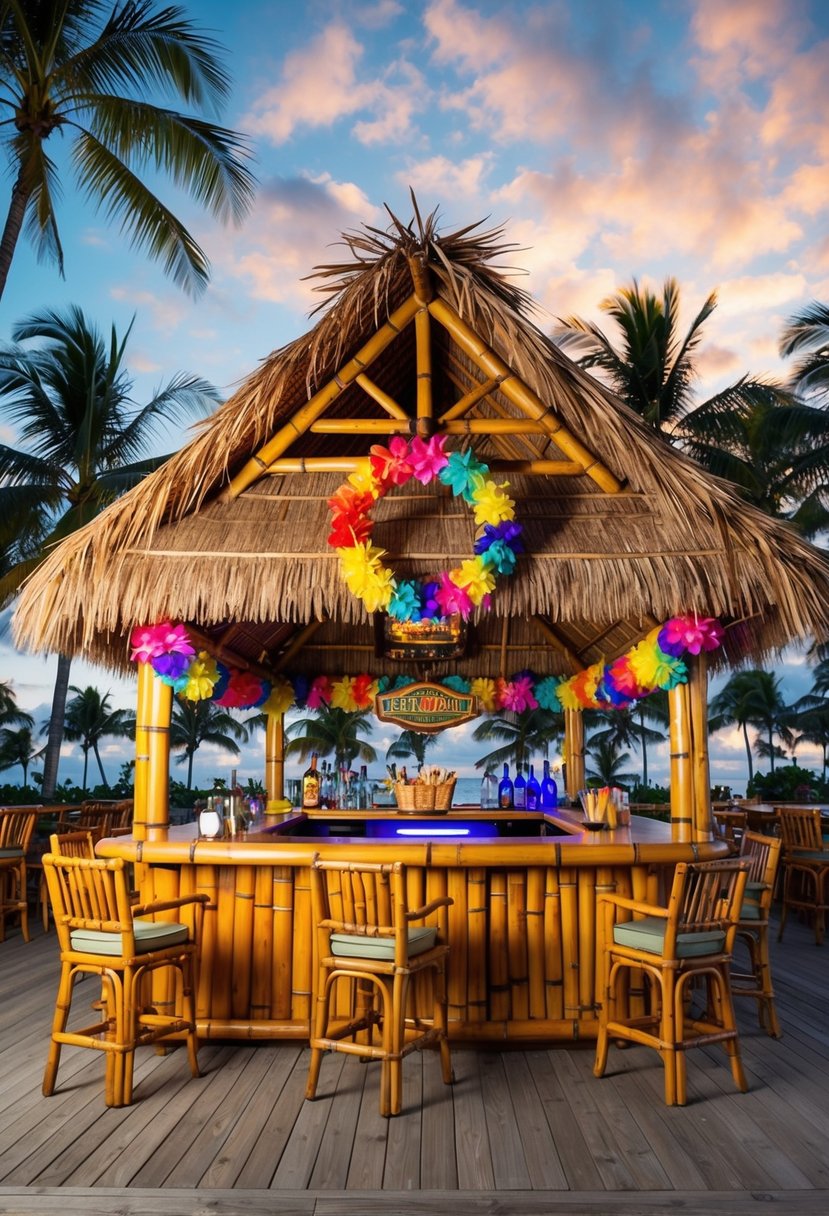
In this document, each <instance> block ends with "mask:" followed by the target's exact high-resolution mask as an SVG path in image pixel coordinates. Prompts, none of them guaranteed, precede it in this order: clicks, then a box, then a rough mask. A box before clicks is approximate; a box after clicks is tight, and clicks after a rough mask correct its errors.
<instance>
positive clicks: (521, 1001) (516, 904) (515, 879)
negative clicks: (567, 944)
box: [507, 870, 530, 1021]
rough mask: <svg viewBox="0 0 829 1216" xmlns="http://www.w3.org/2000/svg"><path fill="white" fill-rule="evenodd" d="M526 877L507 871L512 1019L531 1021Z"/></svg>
mask: <svg viewBox="0 0 829 1216" xmlns="http://www.w3.org/2000/svg"><path fill="white" fill-rule="evenodd" d="M526 881H527V876H526V873H525V872H524V871H523V870H508V871H507V959H508V963H509V993H510V1017H511V1018H517V1019H519V1020H521V1021H525V1020H526V1019H527V1018H528V1017H529V1013H530V1002H529V979H528V975H527V886H526Z"/></svg>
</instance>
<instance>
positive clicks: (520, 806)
mask: <svg viewBox="0 0 829 1216" xmlns="http://www.w3.org/2000/svg"><path fill="white" fill-rule="evenodd" d="M515 809H516V811H526V809H527V782H526V779H525V777H524V774H523V773H522V772H521V765H520V764H519V765H518V772H517V773H516V774H515Z"/></svg>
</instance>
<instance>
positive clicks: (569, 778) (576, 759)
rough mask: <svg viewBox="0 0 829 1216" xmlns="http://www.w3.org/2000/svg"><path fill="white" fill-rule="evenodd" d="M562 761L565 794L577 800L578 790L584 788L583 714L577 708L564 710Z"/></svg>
mask: <svg viewBox="0 0 829 1216" xmlns="http://www.w3.org/2000/svg"><path fill="white" fill-rule="evenodd" d="M564 761H565V764H566V765H567V771H566V790H567V795H568V797H569V798H570V800H571V801H572V802H578V797H579V790H580V789H583V788H584V715H583V714H582V713H581V711H580V710H578V709H565V711H564Z"/></svg>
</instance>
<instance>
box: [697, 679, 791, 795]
mask: <svg viewBox="0 0 829 1216" xmlns="http://www.w3.org/2000/svg"><path fill="white" fill-rule="evenodd" d="M709 710H710V716H709V720H708V728H709V731H710V732H711V733H712V734H714V733H716V731H718V730H722V729H723V728H724V727H726V726H738V727H739V728H740V730H742V732H743V739H744V741H745V747H746V759H747V761H748V777H749V781H751V779H752V777H753V776H754V763H753V760H754V757H753V754H752V748H751V742H750V740H749V735H748V728H749V726H754V727H757V728H758V729H759V730H763V731H765V732H766V738H765V739H763V740H761V744H762V746H759V747H758V748H757V750H758V754H762V755H764V756H767V757H768V759H769V762H770V766H771V771H772V772H774V760H775V757H776V756H780V755H781V754H782V753H781V752H780V750H779V749H778V748H777V747H776V745H775V742H774V736H775V735H779V736H780V738H781V739H783V741H784V742H786V744H787V746H789V747H791V746H792V743H793V736H792V734H791V725H792V722H793V711H792V710H790V709H789V708H788V707H787V706H786V704H785V702H784V701H783V696H782V692H781V688H780V679H779V677H778V676H775V675H772V673H771V672H768V671H761V670H754V671H738V672H735V674H734V675H733V676H732V677H731V678H730V680H729V681H728V683H727V684H725V686H724V687H723V688H722V689H721V690H720V692H718V693H717V694H716V696H714V697H712V699H711V704H710V706H709ZM755 746H757V744H755Z"/></svg>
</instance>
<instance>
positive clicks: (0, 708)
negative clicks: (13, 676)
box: [0, 680, 35, 728]
mask: <svg viewBox="0 0 829 1216" xmlns="http://www.w3.org/2000/svg"><path fill="white" fill-rule="evenodd" d="M34 724H35V720H34V718H33V717H32V715H31V714H27V713H25V712H24V710H22V709H18V708H17V694H16V692H15V691H14V688H13V687H12V682H11V680H0V728H4V727H7V726H34Z"/></svg>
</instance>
